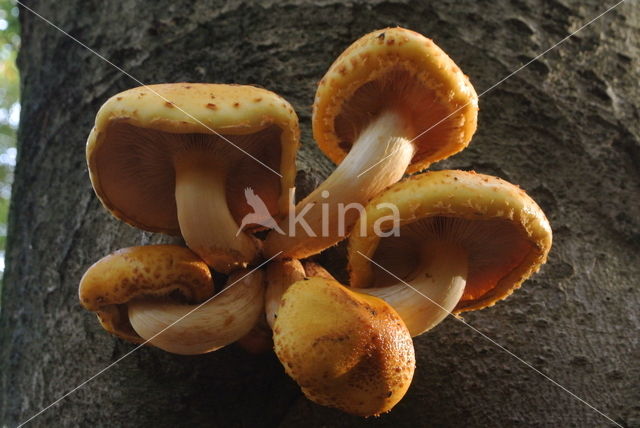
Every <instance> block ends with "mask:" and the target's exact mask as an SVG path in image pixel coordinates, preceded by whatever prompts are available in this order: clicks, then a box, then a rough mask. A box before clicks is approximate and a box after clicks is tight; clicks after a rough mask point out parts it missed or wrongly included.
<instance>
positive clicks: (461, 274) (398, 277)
mask: <svg viewBox="0 0 640 428" xmlns="http://www.w3.org/2000/svg"><path fill="white" fill-rule="evenodd" d="M390 206H394V207H396V209H397V213H396V215H397V216H398V218H397V219H396V220H397V221H395V222H394V221H393V220H394V215H391V214H390V209H389V207H390ZM394 227H396V228H397V227H399V229H396V230H397V232H398V233H397V236H392V233H391V232H392V231H393V229H392V228H394ZM382 235H385V236H382ZM551 241H552V237H551V228H550V226H549V223H548V221H547V218H546V217H545V215H544V213H543V212H542V210H541V209H540V207H539V206H538V205H537V204H536V203H535V201H534V200H533V199H531V198H530V197H529V196H528V195H527V194H526V193H525V192H524V191H523V190H522V189H520V188H519V187H517V186H515V185H513V184H511V183H508V182H506V181H504V180H501V179H499V178H496V177H492V176H488V175H483V174H476V173H473V172H463V171H437V172H428V173H424V174H420V175H417V176H414V177H411V178H409V179H407V180H405V181H403V182H401V183H397V184H395V185H393V186H391V187H390V188H389V189H388V190H386V191H385V192H383V193H381V194H380V195H378V196H377V197H375V198H374V199H372V200H371V202H370V203H369V204H368V205H367V209H366V211H365V214H363V216H362V217H361V219H360V220H359V222H358V224H356V226H355V228H354V231H353V234H352V235H351V237H350V239H349V270H350V282H351V286H352V287H374V288H360V289H359V290H358V291H360V292H362V293H369V294H371V295H374V296H377V297H380V298H382V299H384V300H385V301H387V302H388V303H389V304H391V305H392V306H393V307H394V309H395V310H396V311H398V313H399V314H400V316H401V317H402V319H403V320H404V322H405V324H406V325H407V327H408V328H409V331H410V332H411V335H412V336H416V335H419V334H421V333H423V332H425V331H427V330H429V329H430V328H432V327H434V326H435V325H437V324H438V323H439V322H440V321H442V320H443V319H444V318H445V317H446V316H447V315H448V314H449V313H451V312H453V313H458V312H463V311H471V310H475V309H482V308H484V307H487V306H491V305H493V304H495V303H496V302H497V301H498V300H501V299H504V298H505V297H507V296H509V295H510V294H511V293H512V292H513V291H514V290H515V289H516V288H518V287H519V286H520V284H521V283H522V282H523V281H524V280H526V279H527V278H528V277H529V276H531V275H532V274H533V273H535V272H536V271H537V270H538V269H539V268H540V266H541V265H542V264H543V263H544V262H545V261H546V259H547V254H548V252H549V250H550V248H551ZM407 284H409V285H410V286H407Z"/></svg>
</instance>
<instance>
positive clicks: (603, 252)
mask: <svg viewBox="0 0 640 428" xmlns="http://www.w3.org/2000/svg"><path fill="white" fill-rule="evenodd" d="M27 4H28V5H29V7H32V8H34V9H35V10H36V11H38V12H39V13H40V14H41V15H42V16H44V17H46V18H47V19H49V20H51V21H52V22H53V23H55V24H56V25H58V26H60V27H61V28H62V29H64V30H65V31H67V32H68V33H69V34H71V35H72V36H74V37H77V38H78V39H79V40H81V41H82V42H83V43H85V44H86V45H87V46H89V47H91V48H92V49H95V51H97V52H99V53H100V54H102V55H103V56H104V57H105V58H107V59H108V60H109V61H111V62H113V64H116V65H118V66H120V67H122V68H123V69H124V70H126V71H127V72H129V73H131V75H133V76H135V78H137V79H139V80H140V81H142V82H144V83H159V82H178V81H192V82H234V83H242V84H257V85H261V86H264V87H266V88H268V89H271V90H273V91H275V92H277V93H279V94H281V95H282V96H284V97H285V98H287V99H288V100H289V101H290V102H291V103H292V104H293V105H294V107H295V108H296V109H297V112H298V114H299V116H300V120H301V127H302V130H303V147H302V149H301V151H300V153H299V156H298V164H299V171H300V172H299V175H298V185H299V189H301V193H302V194H305V193H306V192H308V191H309V190H310V189H311V188H313V187H314V186H316V185H317V184H318V183H319V182H320V180H321V179H323V178H324V177H326V176H327V175H328V173H329V172H330V171H331V170H332V168H333V166H332V165H331V164H330V162H329V161H328V160H327V159H326V158H325V157H324V156H323V155H322V154H321V152H320V151H319V150H318V149H317V148H316V147H315V145H314V142H313V140H312V138H311V132H310V120H311V105H312V103H313V96H314V93H315V88H316V83H317V82H318V80H319V79H320V78H321V77H322V75H323V74H324V72H325V71H326V69H327V68H328V67H329V65H330V64H331V62H332V61H333V59H334V58H335V57H336V56H337V55H338V54H340V52H341V51H342V50H343V49H344V48H346V47H347V46H348V45H349V44H350V43H351V42H352V41H353V40H355V39H357V38H358V37H360V36H361V35H363V34H365V33H367V32H369V31H372V30H374V29H378V28H382V27H386V26H395V25H401V26H404V27H407V28H411V29H413V30H416V31H418V32H421V33H423V34H425V35H427V36H428V37H430V38H432V39H434V41H435V42H436V43H437V44H438V45H439V46H441V47H442V48H443V49H444V50H445V51H446V52H447V53H448V54H449V55H450V56H451V57H452V58H453V59H454V60H455V61H456V63H457V64H458V65H459V66H460V67H461V68H462V70H464V72H465V73H466V74H467V75H469V76H470V79H471V81H472V83H473V84H474V86H475V87H476V89H477V91H478V93H483V92H484V91H485V90H487V89H489V88H491V87H492V85H494V84H495V83H496V82H498V81H499V80H500V79H502V78H503V77H505V76H507V75H509V74H510V73H511V72H512V71H514V70H516V69H518V68H519V67H520V66H521V65H522V64H525V63H527V62H529V61H531V60H532V59H534V58H535V57H536V56H537V55H538V54H540V53H542V52H544V51H545V50H546V49H547V48H549V47H551V46H553V45H554V44H555V43H556V42H558V41H560V40H562V39H563V38H564V37H566V36H567V35H569V34H570V33H572V32H574V31H576V30H578V29H579V28H580V27H581V26H582V25H583V24H585V23H587V22H588V21H589V20H590V19H592V18H594V17H596V16H597V15H598V14H600V13H601V12H603V11H605V10H606V9H607V7H609V6H612V5H613V4H614V2H613V1H607V2H601V1H596V0H589V1H577V0H550V1H546V0H545V1H543V0H513V1H507V0H499V1H454V0H449V1H433V2H427V1H393V0H386V1H371V2H364V1H355V0H354V1H346V2H342V1H340V2H338V1H331V0H328V1H307V0H288V1H281V2H278V1H267V0H263V1H259V2H249V1H231V0H230V1H226V2H222V1H213V0H212V1H201V2H192V1H188V0H156V1H141V0H138V1H135V0H117V1H108V2H104V1H97V0H69V1H57V2H53V1H30V2H28V3H27ZM639 6H640V5H639V4H638V1H637V0H627V1H626V2H625V3H624V4H622V5H620V6H619V7H617V8H616V9H615V10H614V11H612V12H611V13H608V14H607V15H605V16H604V17H602V18H600V19H598V20H597V21H595V22H594V23H593V24H592V25H590V26H588V27H587V28H585V29H583V30H581V31H580V32H578V33H577V34H576V35H575V36H573V37H571V38H570V39H568V40H566V41H565V42H564V43H562V44H561V45H560V46H558V47H557V48H554V49H552V50H551V51H549V52H548V53H546V54H545V55H544V56H542V57H541V58H537V59H535V60H534V61H533V62H532V63H531V64H530V65H528V66H527V67H526V68H524V69H523V70H522V71H520V72H518V73H517V74H515V75H514V76H513V77H511V78H509V79H508V80H506V81H504V82H503V83H501V84H499V85H498V86H496V87H495V88H493V89H491V90H490V91H488V92H487V93H486V94H483V95H482V97H481V99H480V117H479V128H478V132H477V133H476V135H475V137H474V140H473V142H472V143H471V145H470V146H469V148H468V149H467V150H465V151H464V152H462V153H461V154H458V155H457V156H454V157H452V158H450V159H449V160H446V161H444V162H441V163H439V164H437V165H435V168H437V169H443V168H458V169H474V170H476V171H478V172H483V173H488V174H493V175H497V176H500V177H502V178H504V179H507V180H509V181H511V182H513V183H517V184H519V185H520V186H522V187H523V188H524V189H525V190H527V191H528V192H529V193H530V194H531V195H532V196H533V197H534V199H536V200H537V201H538V203H539V204H540V205H541V206H542V207H543V209H544V210H545V212H546V213H547V215H548V217H549V220H550V222H551V224H552V227H553V231H554V247H553V249H552V251H551V254H550V258H549V262H548V264H547V265H546V266H545V267H544V268H543V269H542V271H541V272H540V273H539V274H538V275H536V276H535V277H534V278H533V279H531V280H529V281H527V282H526V283H525V284H524V286H523V287H522V288H521V289H520V290H518V291H517V292H516V293H515V294H514V295H513V296H511V297H510V298H509V299H507V300H506V301H503V302H500V303H499V304H498V305H497V306H495V307H493V308H489V309H485V310H482V311H479V312H476V313H469V314H465V316H464V318H465V320H466V321H467V322H468V323H469V324H470V325H471V326H473V329H472V328H470V327H469V326H468V325H465V324H464V323H461V322H459V321H458V320H456V319H454V318H451V317H450V318H449V319H447V320H445V322H443V324H441V325H440V326H439V327H437V328H436V329H434V330H433V331H432V332H430V333H428V334H425V335H423V336H421V337H419V338H417V339H415V347H416V354H417V369H416V373H415V377H414V380H413V383H412V386H411V388H410V390H409V392H408V394H407V395H406V397H405V398H404V400H403V401H401V402H400V404H398V405H397V406H396V408H395V409H394V410H393V411H392V412H391V413H389V414H386V415H383V416H381V417H379V418H370V419H360V418H357V417H352V416H349V415H345V414H343V413H341V412H339V411H337V410H333V409H329V408H324V407H321V406H318V405H316V404H314V403H312V402H310V401H308V400H307V399H305V398H304V396H303V395H302V394H301V392H300V390H299V388H298V387H297V385H296V384H295V382H293V381H292V380H291V379H289V378H288V377H287V376H286V375H285V373H284V371H283V369H282V367H281V366H280V364H279V362H278V360H277V358H276V357H275V355H274V354H273V353H267V354H263V355H257V356H256V355H251V354H248V353H246V352H245V351H244V350H242V349H241V348H239V347H238V346H237V345H233V346H230V347H228V348H225V349H223V350H220V351H218V352H215V353H211V354H208V355H201V356H193V357H185V356H176V355H170V354H167V353H164V352H162V351H160V350H158V349H155V348H143V349H140V350H138V351H136V352H134V353H132V354H131V355H129V356H128V357H127V358H125V359H124V360H123V361H121V362H119V363H118V364H117V365H115V366H113V367H111V368H109V369H108V370H106V371H105V372H103V373H101V374H100V375H99V376H97V377H95V378H93V379H92V380H90V381H89V382H88V383H86V384H85V385H84V386H82V387H81V388H80V389H78V390H77V391H75V392H73V393H72V394H71V395H69V396H68V397H66V398H65V399H63V400H62V401H60V402H59V403H58V404H56V405H55V406H53V407H51V408H50V409H48V410H47V411H46V412H44V413H43V414H41V415H39V416H38V417H37V418H36V419H34V420H32V421H31V423H30V425H32V426H38V427H56V426H97V427H102V426H105V427H107V426H109V427H111V426H118V427H120V426H122V427H146V426H154V427H176V426H211V427H240V426H246V427H299V426H305V427H308V428H311V427H347V426H348V427H352V426H353V427H358V426H362V427H364V426H373V427H377V426H393V427H417V426H420V427H423V426H424V427H458V426H465V427H489V426H490V427H510V426H526V427H605V426H614V424H613V423H612V422H611V421H610V420H608V419H606V418H605V417H604V416H603V415H602V414H600V413H598V411H600V412H602V413H604V414H606V415H607V416H609V417H610V418H612V419H613V420H615V421H616V423H618V424H620V425H621V426H625V427H627V426H628V427H631V426H635V427H639V426H640V407H639V406H640V388H639V385H640V368H639V360H640V351H639V347H638V331H639V327H640V325H639V324H640V322H639V316H638V307H639V303H640V302H639V300H640V298H639V289H638V284H639V281H640V257H639V254H640V203H639V196H640V120H639V100H640V91H639V89H638V81H640V71H639V68H640V36H639V34H640V7H639ZM20 20H21V22H22V46H23V47H22V51H21V53H20V58H19V65H20V70H21V73H22V121H21V125H20V133H19V134H20V135H19V156H18V166H17V171H16V175H15V184H14V190H13V201H12V206H11V218H10V225H9V244H8V249H7V268H6V273H5V278H4V287H3V290H2V292H3V294H2V313H1V320H0V371H1V373H2V375H1V379H2V383H1V385H0V417H1V424H2V425H3V426H4V425H7V426H15V425H17V424H18V423H20V422H22V421H24V420H26V419H28V418H29V417H31V416H32V415H34V414H35V413H37V412H38V411H39V410H41V409H42V408H44V407H45V406H47V405H49V404H50V403H52V402H54V401H55V400H57V399H58V398H60V397H61V396H63V395H64V394H65V393H67V392H68V391H70V390H72V389H73V388H74V387H76V386H77V385H80V384H81V383H82V382H83V381H85V380H87V379H90V378H91V377H92V376H94V375H95V374H96V373H99V372H100V371H101V370H102V369H103V368H105V367H107V366H108V365H109V364H111V363H112V362H114V361H115V360H116V359H118V358H120V357H121V356H123V355H125V354H126V353H128V352H129V351H131V350H132V349H133V348H134V346H133V345H131V344H129V343H125V342H123V341H120V340H118V339H115V338H113V337H111V336H109V335H108V334H106V333H105V332H104V331H103V330H102V329H101V328H100V326H99V325H98V323H97V321H96V319H95V316H94V315H93V314H91V313H88V312H87V311H85V310H84V309H83V308H82V307H81V306H80V304H79V302H78V298H77V287H78V282H79V280H80V277H81V276H82V274H83V272H84V271H85V270H86V269H87V268H88V267H89V266H90V265H91V264H92V263H93V262H95V261H96V260H98V259H99V258H101V257H102V256H104V255H106V254H108V253H110V252H112V251H114V250H117V249H119V248H122V247H127V246H132V245H141V244H152V243H159V242H169V241H170V240H169V239H168V238H166V237H162V236H159V235H153V234H150V233H144V232H140V231H138V230H136V229H133V228H131V227H129V226H127V225H125V224H123V223H121V222H119V221H117V220H116V219H114V218H112V217H111V216H110V215H109V214H108V213H107V212H106V211H105V210H104V209H103V208H102V206H101V205H100V203H99V201H98V200H97V199H96V197H95V196H94V193H93V191H92V189H91V185H90V182H89V177H88V174H87V169H86V166H85V153H84V144H85V141H86V137H87V135H88V133H89V131H90V129H91V127H92V124H93V120H94V117H95V114H96V112H97V110H98V108H99V107H100V105H101V104H102V103H103V102H104V101H105V100H106V99H107V98H108V97H110V96H111V95H113V94H115V93H117V92H120V91H122V90H125V89H127V88H130V87H134V86H138V83H136V82H135V81H134V80H132V79H131V78H130V77H127V76H125V75H124V74H123V73H122V72H120V71H118V70H117V69H116V68H114V67H113V66H112V65H110V64H108V63H107V62H105V61H104V60H103V59H100V58H99V57H97V56H96V55H95V54H93V53H91V52H90V51H88V50H87V49H85V48H84V47H82V46H80V45H79V44H78V43H76V42H74V41H73V40H72V39H71V38H69V37H68V36H66V35H64V34H63V33H61V32H60V31H58V30H56V29H55V28H53V27H52V26H50V25H48V24H47V23H45V22H43V21H42V20H41V19H39V18H38V17H36V16H34V15H33V14H31V13H30V12H28V11H26V10H24V9H22V10H21V17H20ZM344 253H345V251H344V247H343V246H338V247H336V248H334V249H331V250H329V251H327V252H325V254H323V255H322V256H321V257H320V260H322V261H324V262H328V263H330V264H331V265H332V267H333V269H334V271H335V272H337V273H338V274H340V273H342V277H344V272H341V268H342V266H343V265H344ZM474 329H477V331H474ZM478 331H479V332H482V334H483V335H486V337H483V336H482V335H481V334H479V333H478ZM488 338H490V339H488ZM493 341H495V343H493ZM496 344H500V345H501V346H503V347H504V348H506V349H507V350H509V352H510V353H511V352H512V353H513V354H515V355H516V356H518V357H519V358H521V359H522V360H524V361H526V362H528V363H529V364H531V365H532V366H534V367H535V368H537V369H538V370H540V371H541V372H542V373H544V374H545V375H546V376H549V378H551V379H553V380H554V382H557V383H558V384H560V385H562V387H559V386H558V385H556V384H554V383H553V382H551V381H549V380H548V379H545V378H544V377H543V376H541V375H540V374H539V373H536V372H535V371H534V370H532V368H531V367H528V366H527V365H525V364H524V363H523V362H522V361H519V360H518V359H517V358H516V357H515V356H514V355H511V354H510V353H507V352H505V351H504V350H503V349H501V348H500V347H498V346H497V345H496ZM564 388H566V389H567V390H568V391H571V392H572V393H574V394H575V395H576V396H577V397H580V399H578V398H576V397H575V396H573V395H572V394H570V393H568V391H566V390H565V389H564ZM581 400H584V401H586V402H588V403H589V404H590V405H591V406H593V407H594V408H596V409H598V411H596V410H595V409H593V408H591V407H590V406H589V405H586V404H585V403H584V402H582V401H581Z"/></svg>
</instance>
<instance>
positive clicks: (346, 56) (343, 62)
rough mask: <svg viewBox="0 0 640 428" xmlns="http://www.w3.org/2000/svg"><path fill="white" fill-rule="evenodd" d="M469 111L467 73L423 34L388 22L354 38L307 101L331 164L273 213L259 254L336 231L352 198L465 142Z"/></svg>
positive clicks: (300, 253) (300, 247)
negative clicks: (278, 215)
mask: <svg viewBox="0 0 640 428" xmlns="http://www.w3.org/2000/svg"><path fill="white" fill-rule="evenodd" d="M477 112H478V105H477V95H476V92H475V90H474V88H473V86H472V85H471V83H470V82H469V79H468V78H467V77H466V76H465V75H464V74H463V73H462V72H461V71H460V69H459V68H458V66H457V65H456V64H455V63H454V62H453V61H452V60H451V58H449V57H448V56H447V54H446V53H444V52H443V51H442V50H441V49H440V48H439V47H438V46H436V44H435V43H433V42H432V41H431V40H430V39H427V38H426V37H424V36H422V35H420V34H418V33H415V32H413V31H410V30H406V29H404V28H386V29H383V30H378V31H374V32H372V33H370V34H367V35H365V36H364V37H362V38H360V39H359V40H357V41H356V42H355V43H353V44H352V45H351V46H350V47H349V48H347V49H346V50H345V51H344V52H343V53H342V54H341V55H340V56H339V57H338V59H336V61H335V62H334V63H333V65H331V67H330V68H329V70H328V71H327V73H326V75H325V76H324V77H323V79H322V80H321V81H320V84H319V87H318V90H317V93H316V97H315V103H314V106H313V135H314V138H315V139H316V141H317V142H318V145H319V146H320V148H321V149H322V151H323V152H324V153H325V154H326V155H327V156H328V157H329V158H330V159H331V160H332V161H333V162H335V163H337V164H339V166H338V167H337V168H336V170H335V171H334V172H333V174H331V176H330V177H329V178H327V180H326V181H325V182H324V183H322V184H321V185H320V186H319V187H318V188H317V189H316V190H315V191H314V192H313V193H311V194H310V195H309V196H307V197H306V198H305V199H303V200H302V201H301V202H299V203H298V204H297V205H296V208H295V211H292V212H290V213H289V218H288V219H284V220H282V221H281V222H280V223H279V225H280V227H281V228H282V230H283V231H284V233H275V232H272V233H270V234H269V236H268V237H267V240H266V242H265V252H266V254H267V255H268V256H272V255H275V254H277V253H278V252H279V251H282V254H281V257H296V258H305V257H308V256H311V255H313V254H316V253H319V252H320V251H322V250H323V249H325V248H327V247H329V246H331V245H334V244H335V243H337V242H339V241H340V240H342V239H344V238H345V237H346V235H347V234H348V233H349V231H350V230H351V228H352V226H353V224H354V223H355V222H356V221H357V219H358V216H359V215H360V211H359V209H358V207H359V206H360V207H361V206H362V205H364V204H366V203H367V202H368V201H369V199H371V198H372V197H374V196H375V195H377V194H378V193H379V192H381V191H382V190H383V189H385V188H386V187H387V186H389V185H391V184H393V183H395V182H397V181H398V180H400V179H401V178H402V176H403V175H404V174H405V172H409V173H412V172H416V171H420V170H423V169H425V168H427V167H428V166H429V165H430V164H431V163H433V162H436V161H438V160H441V159H444V158H446V157H448V156H451V155H453V154H455V153H457V152H459V151H460V150H462V149H464V148H465V147H466V146H467V144H468V143H469V141H470V140H471V137H472V135H473V133H474V132H475V130H476V119H477ZM351 204H353V205H351ZM292 219H293V220H295V219H302V220H304V221H292Z"/></svg>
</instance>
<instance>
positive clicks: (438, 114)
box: [313, 27, 478, 173]
mask: <svg viewBox="0 0 640 428" xmlns="http://www.w3.org/2000/svg"><path fill="white" fill-rule="evenodd" d="M385 111H397V112H398V115H402V121H403V123H404V125H403V127H404V128H405V129H406V132H407V134H406V135H405V136H406V137H407V138H409V139H413V138H416V140H415V141H413V144H414V145H415V146H416V150H415V153H414V155H413V158H412V159H411V163H410V164H409V166H408V167H407V172H409V173H412V172H416V171H421V170H423V169H425V168H427V167H428V166H429V165H430V164H431V163H433V162H436V161H438V160H441V159H444V158H446V157H448V156H451V155H453V154H455V153H457V152H459V151H460V150H462V149H464V148H465V147H466V146H467V144H468V143H469V141H470V140H471V137H472V136H473V134H474V132H475V131H476V124H477V115H478V97H477V95H476V92H475V89H474V88H473V86H472V85H471V83H470V82H469V78H468V77H467V76H465V75H464V74H463V73H462V71H461V70H460V68H459V67H458V66H457V65H456V64H455V63H454V62H453V60H452V59H451V58H450V57H449V56H448V55H447V54H446V53H445V52H444V51H443V50H442V49H440V47H438V46H437V45H436V44H435V43H434V42H433V41H432V40H431V39H428V38H426V37H424V36H423V35H422V34H419V33H416V32H414V31H411V30H408V29H406V28H400V27H396V28H384V29H382V30H376V31H373V32H371V33H369V34H367V35H365V36H363V37H361V38H360V39H358V40H357V41H356V42H354V43H353V44H352V45H351V46H349V47H348V48H347V49H346V50H345V51H344V52H343V53H342V54H341V55H340V56H339V57H338V59H336V60H335V62H334V63H333V64H332V65H331V67H330V68H329V71H327V73H326V74H325V76H324V77H323V79H322V80H321V81H320V84H319V86H318V90H317V92H316V98H315V103H314V105H313V136H314V138H315V139H316V141H317V142H318V146H320V148H321V149H322V151H323V152H324V153H325V154H326V155H327V156H328V157H329V158H330V159H331V160H332V161H333V162H334V163H336V164H339V163H341V162H342V160H343V159H344V158H345V157H346V156H347V154H348V152H349V150H350V148H351V146H352V145H353V143H354V141H355V140H356V138H357V136H358V135H359V134H360V132H361V130H362V129H364V128H366V127H367V125H368V124H369V123H370V122H371V121H373V120H375V118H376V117H378V116H379V115H380V114H381V113H383V112H385ZM431 127H433V128H432V129H430V130H429V131H428V132H425V133H424V134H422V135H420V136H419V134H421V133H422V132H423V131H426V130H427V129H429V128H431Z"/></svg>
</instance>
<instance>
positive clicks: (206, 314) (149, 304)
mask: <svg viewBox="0 0 640 428" xmlns="http://www.w3.org/2000/svg"><path fill="white" fill-rule="evenodd" d="M128 307H129V321H130V323H131V326H132V327H133V329H134V330H135V331H136V333H138V334H139V335H140V337H142V338H143V339H145V341H147V342H149V343H151V344H152V345H154V346H156V347H158V348H160V349H163V350H165V351H167V352H172V353H174V354H183V355H194V354H204V353H207V352H212V351H215V350H217V349H220V348H222V347H224V346H226V345H228V344H230V343H232V342H235V341H236V340H238V339H240V338H241V337H243V336H244V335H246V334H247V333H248V332H249V331H250V330H251V329H252V328H253V326H254V325H255V324H256V322H257V321H258V318H259V316H260V314H261V313H262V311H263V308H264V286H263V274H262V272H261V271H253V272H250V271H247V270H240V271H236V272H234V273H233V274H231V275H230V276H229V280H228V285H227V287H226V288H225V289H223V290H222V291H221V292H220V293H218V294H217V295H216V296H214V297H213V298H211V299H210V300H207V301H206V302H205V303H203V304H200V305H181V304H175V303H169V302H164V301H159V300H157V299H148V298H140V299H137V300H133V301H131V302H129V304H128Z"/></svg>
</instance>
